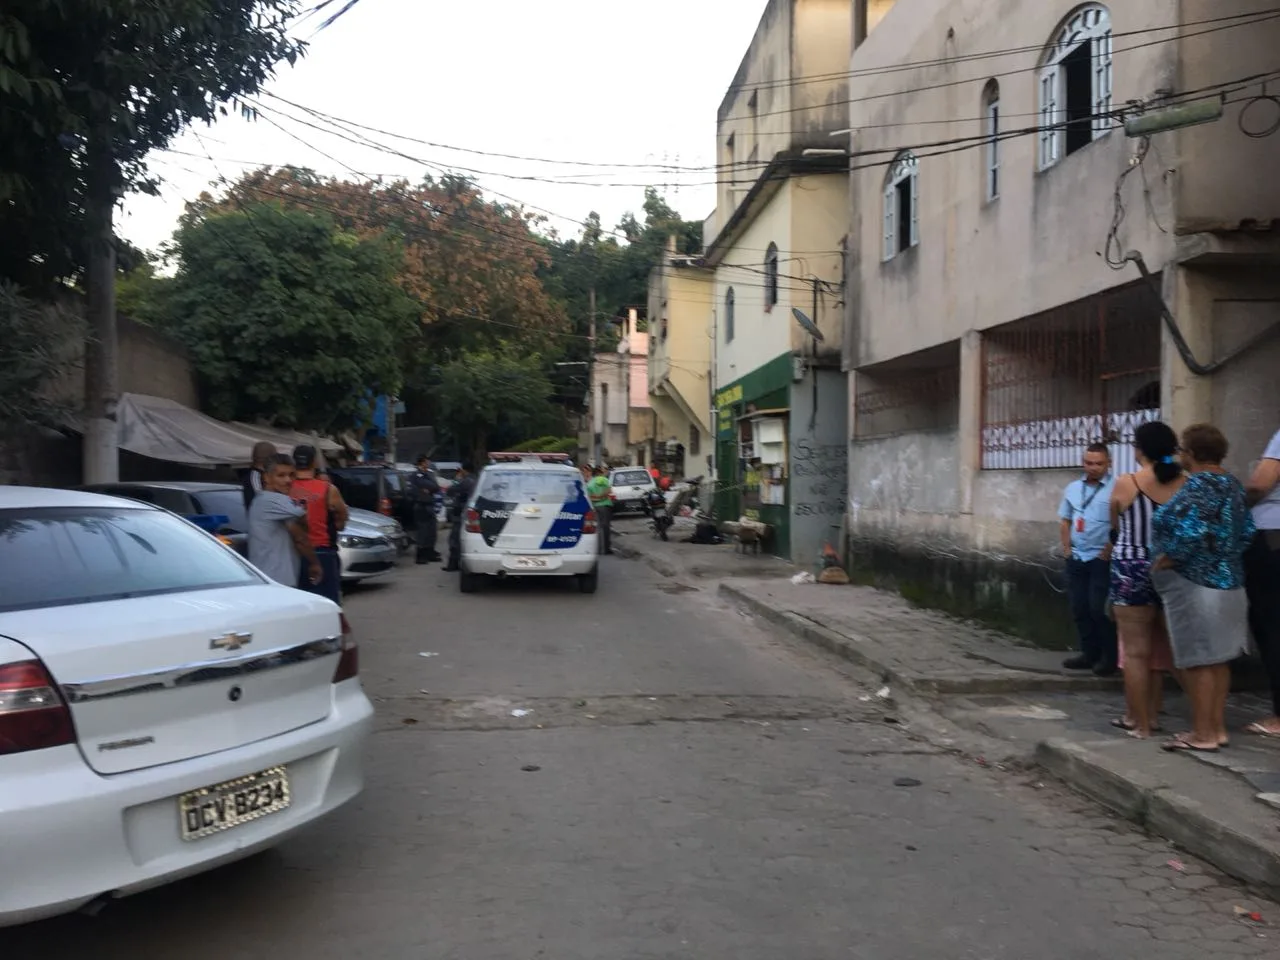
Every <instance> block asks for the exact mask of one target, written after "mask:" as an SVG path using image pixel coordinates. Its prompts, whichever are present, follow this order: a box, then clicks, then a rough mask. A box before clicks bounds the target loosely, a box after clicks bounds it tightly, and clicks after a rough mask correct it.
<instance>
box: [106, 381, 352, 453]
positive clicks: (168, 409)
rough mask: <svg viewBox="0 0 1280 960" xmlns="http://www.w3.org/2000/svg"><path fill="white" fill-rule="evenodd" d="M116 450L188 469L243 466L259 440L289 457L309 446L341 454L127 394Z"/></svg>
mask: <svg viewBox="0 0 1280 960" xmlns="http://www.w3.org/2000/svg"><path fill="white" fill-rule="evenodd" d="M116 419H117V422H118V424H119V428H120V447H121V448H122V449H124V450H128V451H130V452H131V453H137V454H141V455H142V456H144V457H152V458H154V459H156V460H167V461H169V462H171V463H186V464H191V465H193V466H204V467H215V466H219V465H222V464H227V465H229V466H247V465H248V463H249V460H250V457H251V455H252V451H253V445H254V444H255V443H258V442H259V441H261V440H267V441H270V442H271V443H274V444H275V445H276V447H277V449H279V451H280V452H281V453H289V452H290V451H291V450H292V449H293V448H294V446H296V445H297V444H299V443H310V444H313V445H314V446H316V447H317V448H318V449H320V450H322V451H324V452H326V453H336V452H338V451H339V450H341V447H339V446H338V445H337V444H336V443H334V442H333V441H331V440H321V439H319V438H317V437H313V436H307V435H305V434H300V433H293V432H292V431H287V430H278V429H276V428H273V427H262V426H257V425H249V424H243V423H223V422H222V421H221V420H215V419H214V418H213V417H210V416H206V415H205V414H203V413H200V412H199V411H198V410H192V409H191V408H190V407H184V406H183V405H182V404H180V403H178V402H177V401H176V400H166V399H164V398H162V397H149V396H146V395H144V394H140V393H126V394H122V395H121V397H120V402H119V404H118V406H117V408H116Z"/></svg>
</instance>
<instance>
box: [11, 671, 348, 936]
mask: <svg viewBox="0 0 1280 960" xmlns="http://www.w3.org/2000/svg"><path fill="white" fill-rule="evenodd" d="M332 689H333V693H332V697H333V700H332V709H331V711H330V713H329V716H328V717H326V718H325V719H324V720H322V721H320V722H319V723H313V724H309V725H308V726H305V727H301V728H299V729H297V730H293V731H291V732H289V733H285V734H281V735H280V736H276V737H271V738H270V739H268V740H263V741H261V742H259V743H253V744H248V745H246V746H243V747H237V748H236V749H234V750H224V751H221V752H219V753H215V754H210V755H209V756H205V757H196V758H193V759H191V760H184V761H181V762H179V763H170V764H164V765H163V766H159V767H152V768H148V769H144V770H136V771H132V772H129V773H122V774H115V775H112V776H101V775H98V774H96V773H94V772H93V771H92V770H90V769H89V767H88V766H86V765H85V762H84V760H83V759H82V758H81V756H80V751H79V748H78V747H76V746H74V745H72V746H66V747H54V748H50V749H48V750H37V751H33V752H31V753H22V754H15V755H13V756H7V757H0V864H7V865H9V866H10V867H12V868H13V869H12V870H10V871H8V872H9V879H10V881H11V882H5V883H0V927H4V926H10V925H13V924H17V923H26V922H29V921H32V920H39V919H41V918H44V917H49V916H54V915H57V914H60V913H67V912H70V911H73V910H76V909H78V908H79V907H81V906H83V905H85V904H86V903H89V902H90V901H92V900H95V899H97V898H99V897H101V896H103V895H107V896H127V895H129V894H132V893H138V892H140V891H142V890H146V889H149V888H151V887H155V886H160V885H162V884H165V883H169V882H170V881H173V880H177V879H179V878H181V877H184V876H189V875H191V874H195V873H201V872H203V871H205V870H210V869H212V868H214V867H217V866H220V865H221V864H224V863H229V862H231V861H233V860H238V859H241V858H243V857H247V856H249V855H251V854H253V853H256V852H258V851H259V850H263V849H266V848H267V847H271V846H274V845H275V844H277V843H279V842H280V841H281V840H283V839H284V838H285V837H286V836H288V835H289V834H291V833H293V832H294V831H296V830H298V829H300V828H301V827H304V826H306V825H307V824H309V823H311V822H312V821H314V820H316V819H318V818H320V817H322V816H324V815H325V814H327V813H329V812H331V811H332V810H334V809H336V808H337V807H339V806H341V805H342V804H344V803H346V802H347V801H348V800H350V799H352V798H353V797H354V796H356V795H357V794H358V793H359V792H360V790H361V789H362V787H363V785H364V773H363V766H362V757H361V754H362V748H363V743H364V741H365V739H366V738H367V737H368V735H369V732H370V730H371V729H372V726H373V707H372V705H371V704H370V703H369V700H368V698H367V697H366V696H365V695H364V691H363V690H362V689H361V687H360V684H359V681H358V680H348V681H345V682H343V683H340V684H337V685H335V686H334V687H333V688H332ZM279 765H284V766H285V767H286V768H287V770H288V772H289V782H290V790H291V794H292V803H291V805H290V806H289V807H287V808H285V809H284V810H281V811H279V812H277V813H273V814H270V815H268V816H264V817H262V818H260V819H258V820H253V821H250V822H248V823H244V824H241V825H239V826H236V827H233V828H232V829H229V830H226V831H225V832H222V833H217V834H213V835H211V836H208V837H204V838H203V839H200V840H195V841H191V842H186V841H183V840H182V839H181V837H180V835H179V823H178V797H179V796H180V795H181V794H183V793H186V792H187V791H190V790H196V789H199V788H201V787H206V786H212V785H213V784H217V783H223V782H225V781H228V780H232V779H235V778H237V777H241V776H244V775H246V774H250V773H257V772H259V771H262V770H268V769H270V768H272V767H275V766H279ZM13 881H16V882H13Z"/></svg>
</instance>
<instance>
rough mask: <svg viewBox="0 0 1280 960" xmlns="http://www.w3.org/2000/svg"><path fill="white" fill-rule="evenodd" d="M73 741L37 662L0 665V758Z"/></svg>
mask: <svg viewBox="0 0 1280 960" xmlns="http://www.w3.org/2000/svg"><path fill="white" fill-rule="evenodd" d="M75 742H76V728H75V724H73V723H72V722H71V711H70V710H69V709H67V705H66V703H64V702H63V700H62V697H61V695H60V694H59V693H58V690H57V688H56V687H55V686H54V684H53V678H52V677H50V676H49V671H47V670H45V668H44V664H42V663H41V662H40V661H39V660H24V661H22V662H21V663H7V664H4V665H3V666H0V755H4V754H6V753H25V752H26V751H28V750H44V749H45V748H46V747H60V746H63V745H64V744H68V743H75Z"/></svg>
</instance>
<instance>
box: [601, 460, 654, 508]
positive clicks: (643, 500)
mask: <svg viewBox="0 0 1280 960" xmlns="http://www.w3.org/2000/svg"><path fill="white" fill-rule="evenodd" d="M609 486H610V487H611V488H612V489H613V513H614V516H617V515H618V514H622V513H626V512H628V511H632V512H635V513H644V512H645V505H646V504H647V503H648V502H649V497H650V496H651V495H652V494H653V492H654V491H655V490H657V489H658V485H657V484H656V483H654V482H653V477H652V475H651V474H650V473H649V471H648V470H646V469H645V468H644V467H619V468H618V469H616V470H613V471H612V472H610V474H609Z"/></svg>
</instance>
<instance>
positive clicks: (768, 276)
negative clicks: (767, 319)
mask: <svg viewBox="0 0 1280 960" xmlns="http://www.w3.org/2000/svg"><path fill="white" fill-rule="evenodd" d="M777 303H778V245H777V244H776V243H771V244H769V249H768V250H766V251H765V254H764V309H765V312H766V313H767V312H768V311H770V310H772V309H773V308H774V307H775V306H776V305H777Z"/></svg>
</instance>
